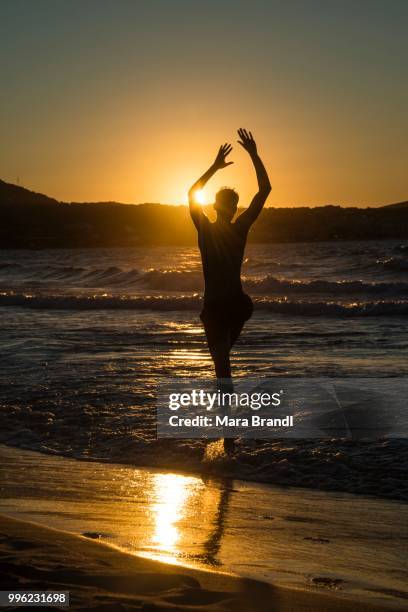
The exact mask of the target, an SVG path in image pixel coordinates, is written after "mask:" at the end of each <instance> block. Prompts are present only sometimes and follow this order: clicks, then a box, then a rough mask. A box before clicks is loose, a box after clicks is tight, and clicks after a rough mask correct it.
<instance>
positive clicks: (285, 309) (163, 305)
mask: <svg viewBox="0 0 408 612" xmlns="http://www.w3.org/2000/svg"><path fill="white" fill-rule="evenodd" d="M254 302H255V305H256V309H257V310H259V311H266V312H270V313H278V314H282V315H295V316H331V317H332V316H334V317H345V316H346V317H347V316H352V317H370V316H371V317H378V316H407V315H408V300H396V301H392V300H391V301H388V300H378V301H374V302H354V303H347V304H344V303H339V302H334V301H309V300H288V299H271V298H255V299H254ZM201 304H202V299H201V298H200V297H199V296H198V295H193V296H136V297H133V296H127V295H123V296H120V295H119V296H118V295H92V296H84V295H41V294H32V293H30V294H28V293H15V292H2V293H0V307H7V306H9V307H11V306H14V307H15V306H18V307H23V308H37V309H45V310H97V309H103V310H118V309H122V310H155V311H171V310H173V311H183V310H188V311H197V310H199V309H200V307H201Z"/></svg>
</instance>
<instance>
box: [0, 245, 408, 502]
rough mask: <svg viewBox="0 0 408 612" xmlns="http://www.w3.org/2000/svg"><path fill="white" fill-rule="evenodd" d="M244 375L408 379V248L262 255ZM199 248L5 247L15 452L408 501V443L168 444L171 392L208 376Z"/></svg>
mask: <svg viewBox="0 0 408 612" xmlns="http://www.w3.org/2000/svg"><path fill="white" fill-rule="evenodd" d="M242 276H243V284H244V289H245V291H246V292H247V293H248V294H249V295H250V296H251V297H252V299H253V302H254V307H255V308H254V315H253V317H252V318H251V320H250V321H249V322H248V323H247V324H246V326H245V328H244V331H243V333H242V336H241V338H240V339H239V341H238V343H237V345H236V347H234V350H233V353H232V369H233V375H234V377H235V378H236V379H239V378H244V377H254V376H255V377H258V378H271V377H274V376H288V377H303V378H307V377H310V378H313V377H318V378H322V377H336V378H344V379H346V378H371V379H376V380H377V379H379V378H387V379H390V378H395V379H399V378H403V377H406V375H407V348H408V328H407V323H408V244H407V243H401V242H398V241H370V242H368V241H367V242H326V243H307V244H306V243H302V244H300V243H299V244H249V245H248V247H247V250H246V253H245V259H244V263H243V268H242ZM202 290H203V281H202V273H201V263H200V257H199V252H198V249H197V248H196V247H138V248H126V249H124V248H123V249H122V248H115V249H102V248H101V249H91V248H90V249H52V250H51V249H50V250H1V251H0V317H1V318H0V321H1V323H0V346H1V352H0V366H1V367H0V406H1V411H2V428H1V432H0V441H1V442H3V443H5V444H7V445H9V446H14V447H20V448H24V449H30V450H36V451H40V452H43V453H47V454H50V453H51V454H56V455H65V456H70V457H74V458H77V459H83V460H98V461H112V462H116V463H118V462H120V463H127V464H130V465H139V466H140V465H146V466H151V467H158V466H160V467H165V468H169V469H177V470H181V471H193V472H197V473H199V472H211V474H213V475H214V474H215V475H217V476H218V475H220V476H229V477H230V476H232V477H237V476H239V477H240V478H243V479H247V480H254V481H262V482H267V483H279V484H283V485H293V486H298V487H299V486H300V487H308V488H314V489H323V490H326V489H327V490H336V491H346V492H351V493H362V494H365V495H377V496H382V497H389V498H394V499H401V500H406V499H408V484H407V481H406V477H405V474H406V468H407V466H408V444H407V440H406V439H405V438H404V437H401V438H398V436H397V437H393V438H392V439H390V438H387V437H384V438H380V439H368V440H353V439H346V438H339V439H324V440H318V439H313V440H308V439H305V440H284V441H283V440H279V439H275V440H259V441H256V440H242V441H238V442H237V447H236V453H235V455H234V456H233V457H228V456H225V455H223V453H222V452H218V453H213V455H212V458H211V460H209V459H208V456H207V455H206V452H205V447H206V442H205V441H204V440H185V439H184V440H170V441H169V440H161V439H157V437H156V411H155V407H156V405H155V401H156V400H155V398H156V396H157V392H158V389H159V388H160V385H162V384H163V383H164V382H165V381H168V380H171V379H176V378H177V379H178V378H190V377H191V378H194V379H200V378H209V377H211V376H213V368H212V363H211V359H210V356H209V353H208V349H207V346H206V342H205V336H204V332H203V328H202V325H201V322H200V319H199V312H200V308H201V304H202V297H201V296H202Z"/></svg>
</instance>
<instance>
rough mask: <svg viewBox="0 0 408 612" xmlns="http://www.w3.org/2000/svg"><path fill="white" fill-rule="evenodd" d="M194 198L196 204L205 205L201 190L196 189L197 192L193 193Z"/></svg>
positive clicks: (205, 199) (205, 200) (203, 194)
mask: <svg viewBox="0 0 408 612" xmlns="http://www.w3.org/2000/svg"><path fill="white" fill-rule="evenodd" d="M194 198H195V200H196V202H198V204H201V205H203V204H206V202H207V198H206V197H205V193H204V190H203V189H197V191H196V192H195V193H194Z"/></svg>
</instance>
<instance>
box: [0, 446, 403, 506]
mask: <svg viewBox="0 0 408 612" xmlns="http://www.w3.org/2000/svg"><path fill="white" fill-rule="evenodd" d="M163 440H164V442H166V444H168V442H169V440H167V439H163ZM176 442H179V440H176ZM212 442H216V440H212ZM276 442H277V444H279V443H280V441H279V440H277V441H276ZM283 442H286V443H288V442H289V440H284V441H283ZM290 442H291V443H292V444H291V446H292V447H293V446H294V445H295V443H296V440H290ZM301 442H302V441H301ZM337 442H341V441H339V440H337ZM377 442H378V443H380V442H381V441H377ZM382 442H387V443H388V444H394V445H395V446H397V447H398V446H402V445H404V452H405V454H406V453H407V450H408V448H407V447H406V444H405V440H403V439H397V438H395V439H392V438H390V439H388V440H385V439H384V440H383V441H382ZM358 443H360V444H362V443H363V442H361V441H356V440H350V441H347V440H346V441H345V442H343V444H344V445H346V446H347V445H348V444H349V445H350V446H351V445H353V444H354V445H357V444H358ZM326 444H329V441H326ZM0 445H4V446H6V447H9V448H12V449H15V450H21V451H28V452H34V453H41V454H42V455H45V456H49V457H62V458H65V459H74V460H76V461H85V462H87V463H104V464H107V465H109V464H118V465H123V466H126V467H132V468H135V469H140V468H141V469H158V470H163V471H171V472H176V473H178V474H180V475H188V476H197V477H201V476H204V477H214V478H220V479H234V480H235V479H239V480H242V481H244V482H248V483H255V484H256V483H258V484H263V485H270V486H272V487H274V486H277V487H283V488H286V487H287V488H293V487H294V488H299V489H304V490H305V491H310V492H313V491H322V492H327V493H339V494H348V495H357V496H361V497H364V498H371V499H377V500H384V501H395V502H400V503H407V501H408V497H407V495H408V493H407V492H406V491H405V490H401V487H396V488H395V489H394V490H391V491H389V490H388V491H386V492H385V491H383V490H382V489H381V488H380V487H379V482H378V481H377V484H376V486H375V487H374V486H372V483H369V482H367V483H366V485H364V486H363V488H362V489H361V490H360V489H358V488H356V487H354V486H349V487H346V486H342V484H343V483H340V482H339V481H337V480H335V481H333V483H325V484H324V486H321V483H319V484H320V486H313V485H310V484H309V485H305V484H304V483H302V480H304V479H303V477H301V475H300V474H299V475H295V476H294V475H293V473H292V474H290V473H289V475H287V474H286V473H285V472H286V468H285V470H283V472H281V471H280V470H279V469H278V471H276V472H274V474H273V478H271V477H270V475H269V474H262V473H260V472H259V471H256V472H255V473H251V471H252V472H253V468H252V466H251V464H250V463H248V464H247V463H245V461H243V460H242V458H241V457H234V456H232V457H229V456H227V455H223V454H222V453H216V456H213V457H211V460H207V458H206V452H205V451H206V447H205V446H204V445H200V446H198V447H197V448H196V449H194V452H193V453H192V454H191V455H190V457H189V462H188V463H186V456H185V455H184V454H183V453H182V452H180V451H179V449H177V447H176V446H175V448H174V449H173V450H174V451H175V452H174V454H173V456H172V457H169V456H165V457H164V458H163V459H161V454H160V453H159V452H157V449H156V451H153V452H151V449H149V448H144V449H143V450H142V451H140V452H136V453H135V454H134V455H133V456H132V458H131V460H125V459H124V458H123V453H122V451H121V449H120V448H118V449H116V448H115V446H113V447H112V448H111V453H112V455H111V456H109V457H104V456H101V457H98V456H90V455H87V456H86V455H81V454H76V453H75V451H73V452H71V453H70V452H68V451H64V450H55V449H53V448H48V447H44V446H43V445H38V448H36V447H31V446H23V445H14V444H9V443H8V442H7V440H5V441H3V440H0ZM35 446H37V445H35ZM177 451H179V452H177ZM289 451H290V453H289V457H288V460H289V462H290V460H291V456H290V454H291V451H292V449H289ZM396 452H397V456H399V458H400V459H401V453H399V455H398V451H396ZM332 454H333V453H328V455H332ZM146 455H148V456H147V457H146ZM280 455H281V458H282V459H284V457H283V453H282V452H280ZM240 459H241V461H240ZM330 459H332V457H330ZM276 467H277V468H279V465H277V466H276ZM291 467H294V466H291V465H289V464H288V469H290V468H291ZM341 467H342V466H340V468H341ZM340 468H338V469H340ZM247 470H249V471H247Z"/></svg>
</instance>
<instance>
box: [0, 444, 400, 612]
mask: <svg viewBox="0 0 408 612" xmlns="http://www.w3.org/2000/svg"><path fill="white" fill-rule="evenodd" d="M0 457H1V464H2V466H3V473H2V477H1V480H0V487H1V492H2V495H1V500H0V513H2V514H3V515H7V516H8V517H12V518H15V519H17V520H19V521H24V525H25V524H27V523H30V524H31V523H33V522H35V523H36V524H38V525H41V526H43V527H52V528H54V529H56V530H58V533H60V532H64V533H70V534H71V536H72V542H73V543H75V542H76V543H78V542H83V541H84V539H93V540H96V541H97V543H103V544H108V545H109V546H111V547H114V548H115V550H116V551H121V552H122V553H126V554H125V555H124V557H123V558H124V559H125V558H129V553H130V558H134V555H136V556H137V557H138V558H139V561H138V562H139V563H142V559H143V560H146V561H148V562H149V563H151V562H153V561H155V562H158V564H157V568H158V569H157V571H160V568H162V567H163V568H168V567H169V566H170V567H172V568H173V570H172V571H173V572H176V573H177V572H178V573H182V574H183V575H184V572H187V574H188V575H190V574H189V573H190V572H193V575H200V576H204V577H205V578H206V579H207V578H208V579H209V580H210V583H209V584H210V585H211V584H212V583H211V580H212V579H214V580H215V579H216V578H217V576H218V575H219V580H220V581H221V582H222V581H223V580H224V576H225V575H234V576H235V577H236V581H235V582H234V581H232V583H233V584H235V585H238V584H240V582H239V579H240V580H241V581H243V583H245V584H251V585H252V584H257V583H265V585H266V584H267V585H269V587H268V588H269V591H268V592H270V590H271V589H272V590H273V592H275V590H278V591H279V592H282V593H291V594H292V595H293V593H295V594H297V595H296V596H297V597H299V598H300V600H299V601H303V599H302V598H303V597H306V598H312V599H311V600H310V601H313V605H312V604H310V605H311V607H305V608H303V607H299V608H293V609H294V610H297V609H299V610H302V609H307V610H309V609H311V610H314V609H320V608H313V606H314V605H316V602H315V601H314V599H313V596H315V595H316V596H318V595H324V596H330V598H333V600H334V601H335V603H334V604H333V606H337V605H338V606H340V603H339V602H343V604H344V605H345V606H347V605H349V604H348V602H349V601H350V600H352V601H358V602H359V605H363V606H367V609H373V610H375V609H377V608H378V607H379V608H384V609H385V608H387V609H405V608H406V602H407V599H408V593H407V592H406V582H407V578H408V576H407V572H406V563H405V559H406V555H405V543H406V540H407V538H408V531H407V525H408V520H407V518H408V516H407V513H408V509H407V507H406V505H405V504H402V503H400V502H396V501H387V500H380V499H378V498H365V497H364V496H361V495H349V494H338V493H328V492H324V491H306V490H304V489H303V490H302V489H299V488H296V487H272V486H270V485H264V484H257V483H247V482H244V481H240V480H232V479H218V478H205V477H200V476H192V475H191V474H188V473H182V472H172V471H169V470H167V471H163V470H158V469H153V468H135V467H132V466H124V465H120V464H111V463H100V462H94V461H77V460H75V459H68V458H63V457H58V456H47V455H44V454H40V453H36V452H31V451H22V450H19V449H13V448H10V447H4V446H0ZM39 533H43V532H39ZM82 536H83V537H82ZM73 545H74V544H73ZM21 550H23V552H24V546H23V547H22V548H18V547H17V548H16V549H15V554H16V555H20V552H21ZM95 550H110V549H109V548H108V549H106V547H102V549H95ZM57 566H58V564H57ZM140 567H143V565H141V566H140ZM177 568H178V569H177ZM163 571H164V570H163ZM214 572H215V574H214ZM211 576H212V578H211ZM238 578H239V579H238ZM199 582H200V584H202V579H201V578H199ZM232 583H231V584H232ZM205 584H207V583H205ZM49 588H51V587H49ZM213 588H214V587H213V586H211V589H213ZM217 589H219V590H225V588H224V587H222V588H221V587H219V586H218V587H217ZM265 589H267V587H266V586H265ZM302 594H303V595H302ZM292 595H291V597H292ZM293 596H294V595H293ZM283 599H284V601H285V605H286V603H287V602H288V601H290V599H288V600H287V599H286V598H285V597H284V598H283ZM305 601H306V600H305ZM322 601H323V602H324V599H323V600H322ZM236 605H237V606H238V604H237V603H236ZM254 605H255V604H254ZM258 605H264V603H262V602H261V603H259V602H257V603H256V606H258ZM299 605H300V603H299ZM302 605H306V604H304V603H302ZM307 605H309V604H307ZM319 605H320V604H319ZM231 609H235V608H231ZM236 609H240V608H239V607H238V608H236ZM244 609H245V608H244ZM254 609H275V608H274V607H272V608H267V607H266V608H263V607H260V608H257V607H255V608H254ZM278 609H280V608H278ZM282 609H286V608H282ZM289 609H290V608H289ZM323 609H325V608H323ZM329 609H337V608H336V607H333V608H329ZM340 609H341V608H340ZM345 609H347V608H345ZM364 609H365V608H364Z"/></svg>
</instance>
